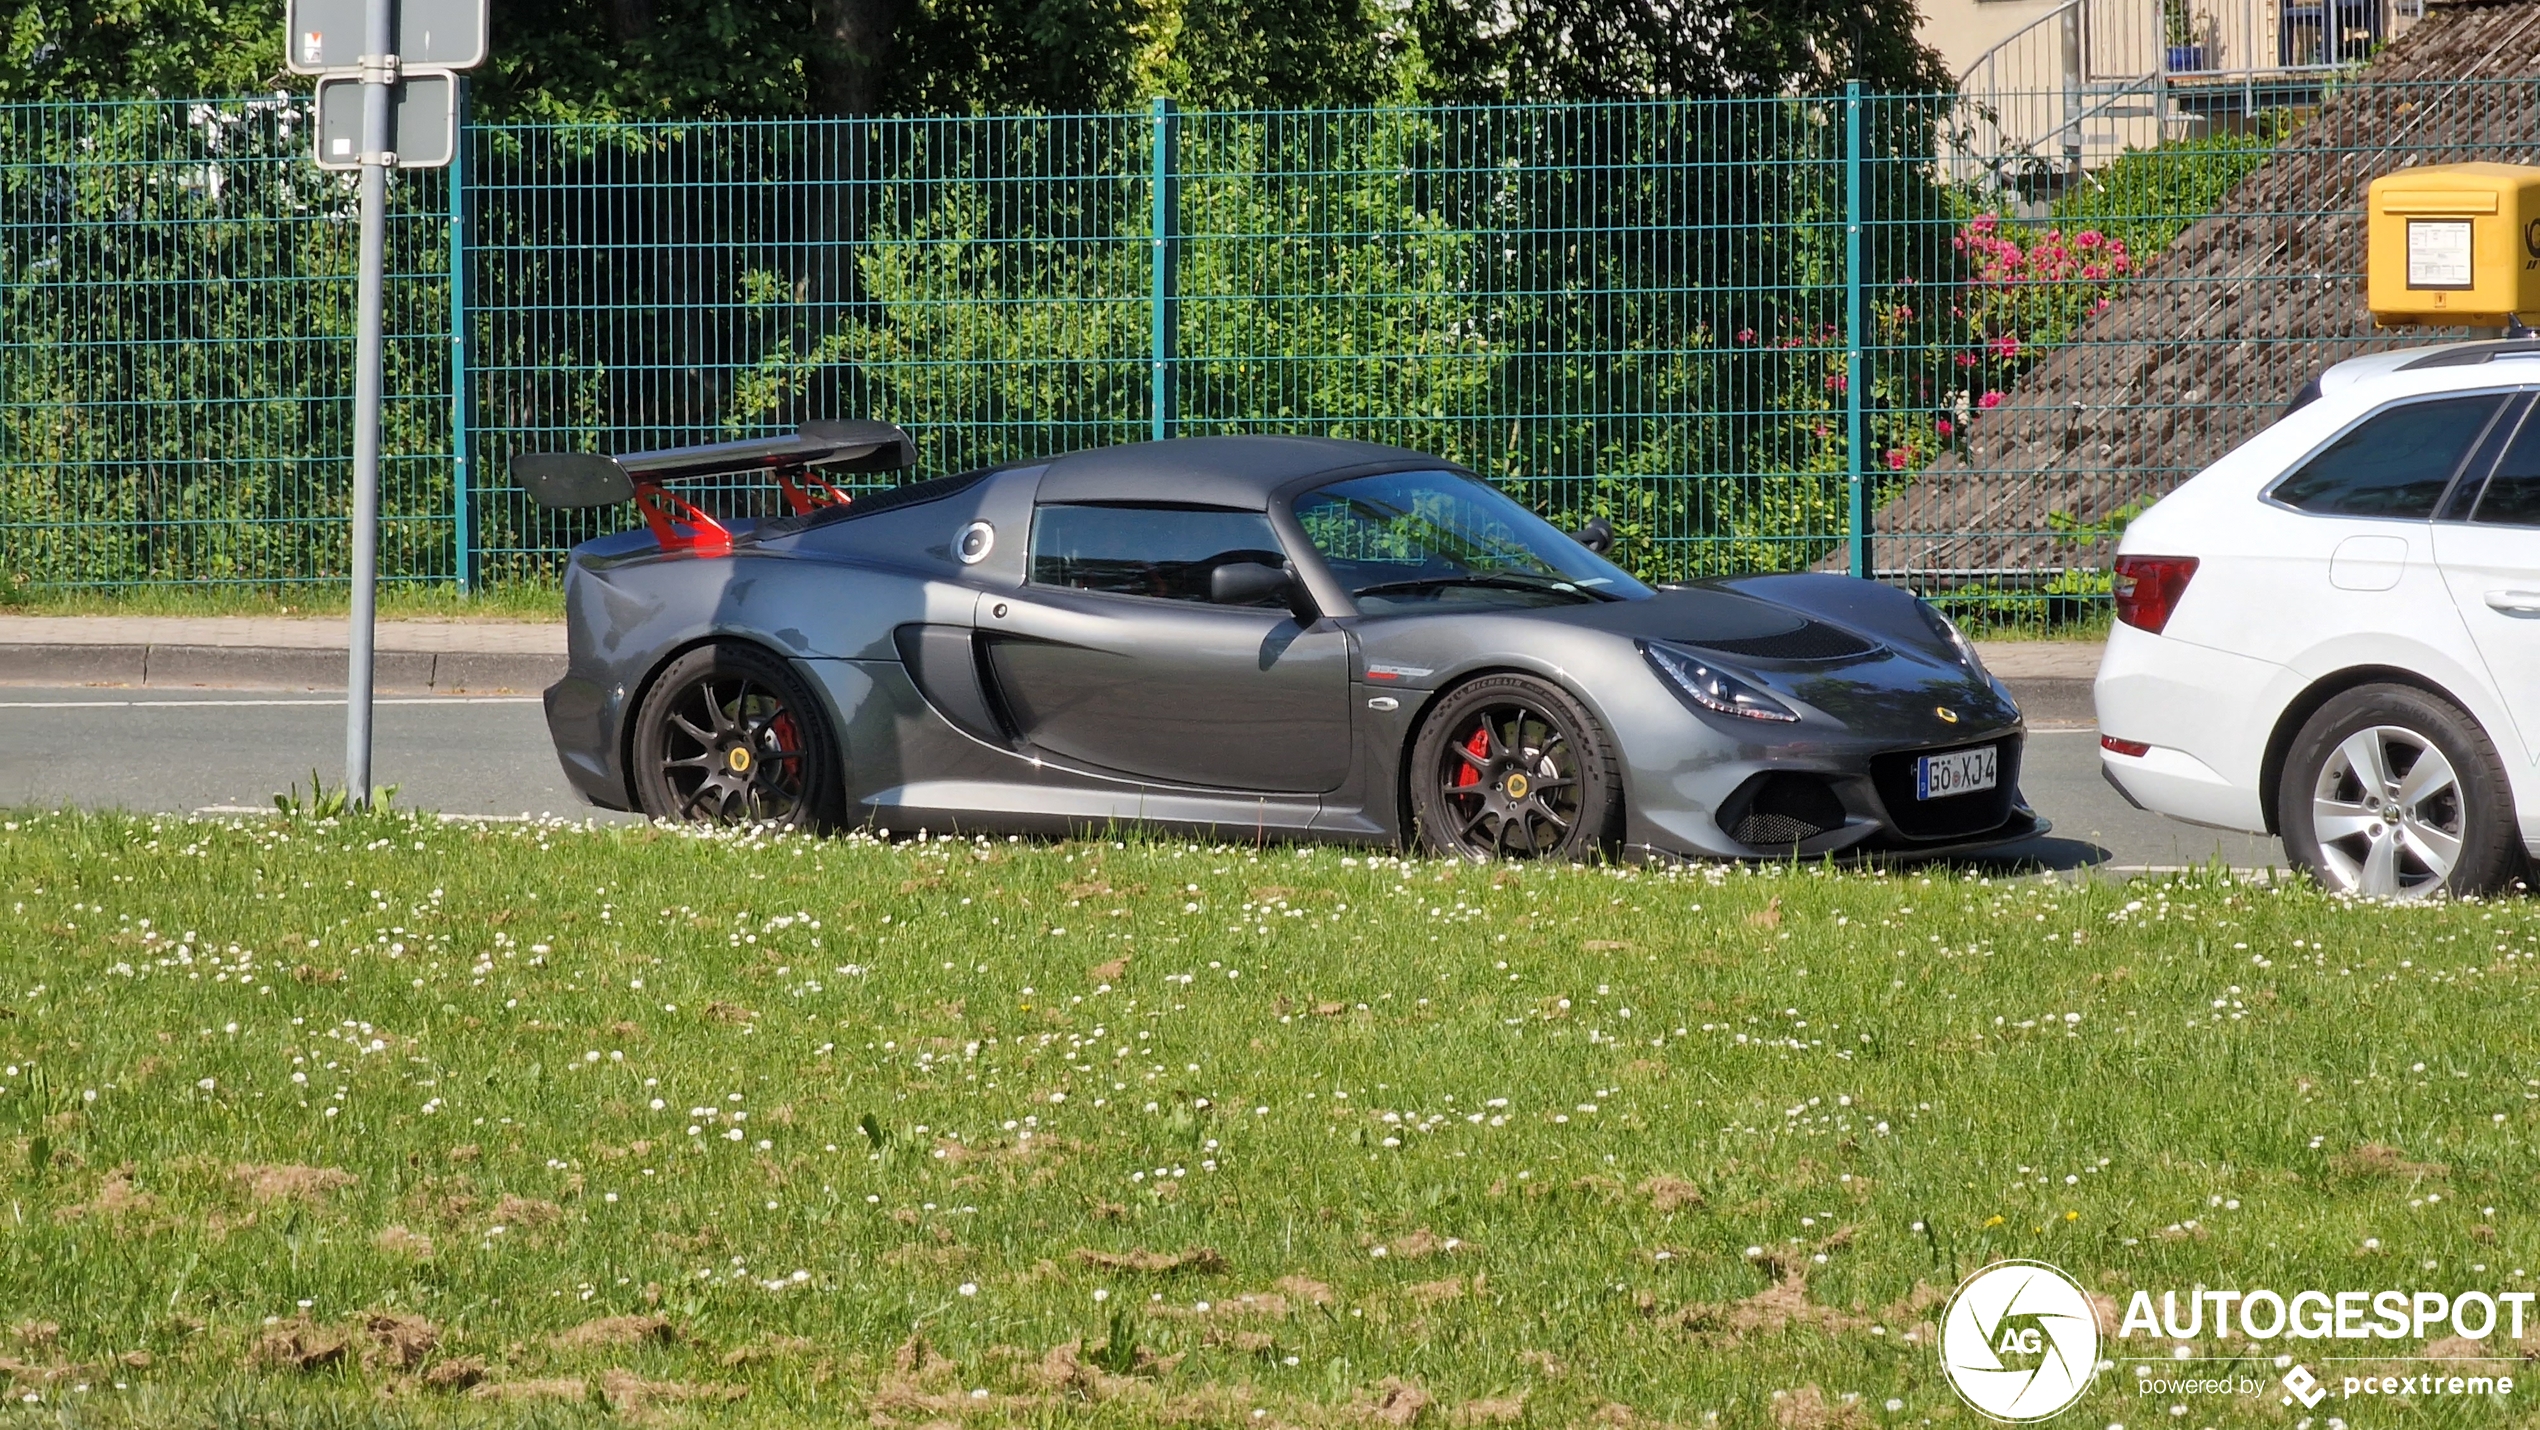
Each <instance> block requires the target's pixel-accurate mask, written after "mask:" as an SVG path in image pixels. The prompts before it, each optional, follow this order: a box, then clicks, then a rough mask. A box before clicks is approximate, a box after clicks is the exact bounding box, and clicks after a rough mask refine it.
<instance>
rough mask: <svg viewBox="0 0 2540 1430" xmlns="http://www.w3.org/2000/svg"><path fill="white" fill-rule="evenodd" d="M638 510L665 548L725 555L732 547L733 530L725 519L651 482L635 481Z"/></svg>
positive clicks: (700, 553) (707, 554) (655, 538)
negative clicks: (706, 511) (728, 528)
mask: <svg viewBox="0 0 2540 1430" xmlns="http://www.w3.org/2000/svg"><path fill="white" fill-rule="evenodd" d="M635 509H636V510H637V511H640V512H642V513H643V514H644V524H645V525H646V526H649V527H651V528H652V529H653V540H655V541H657V542H660V543H661V549H662V550H664V551H693V552H696V553H697V554H698V555H700V556H722V555H725V554H727V553H729V552H730V551H731V550H732V533H731V532H730V531H729V530H726V529H725V527H724V525H723V523H722V522H719V521H717V520H715V519H714V518H713V517H711V516H708V515H706V513H705V512H703V511H702V510H700V509H698V507H697V506H696V505H695V504H694V503H693V502H687V501H682V500H680V499H679V498H678V497H675V496H672V495H671V494H670V493H669V492H667V491H664V490H663V489H662V488H660V487H658V486H655V485H654V484H652V483H651V482H637V483H636V484H635Z"/></svg>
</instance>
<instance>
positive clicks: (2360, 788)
mask: <svg viewBox="0 0 2540 1430" xmlns="http://www.w3.org/2000/svg"><path fill="white" fill-rule="evenodd" d="M2466 828H2467V811H2466V809H2465V808H2464V806H2463V803H2462V799H2461V782H2460V777H2459V775H2458V774H2457V773H2456V772H2454V770H2453V769H2452V762H2451V761H2450V760H2447V759H2445V758H2444V757H2443V752H2442V751H2441V750H2438V749H2436V748H2435V747H2434V742H2433V741H2431V740H2429V739H2427V738H2426V737H2425V736H2423V735H2421V734H2419V733H2417V732H2416V731H2414V730H2410V729H2407V728H2406V727H2404V726H2399V725H2372V726H2367V727H2366V728H2364V729H2361V730H2357V731H2356V732H2355V733H2353V734H2352V735H2349V736H2347V737H2346V738H2345V739H2344V740H2342V741H2340V742H2339V743H2338V746H2337V748H2336V749H2335V750H2333V751H2331V752H2330V754H2329V757H2328V760H2327V762H2326V763H2324V764H2322V765H2321V766H2320V772H2319V779H2318V780H2317V782H2315V783H2314V784H2313V785H2312V787H2311V837H2312V839H2313V840H2314V841H2315V842H2316V843H2317V844H2318V845H2319V851H2320V873H2321V874H2322V875H2323V876H2325V879H2326V882H2327V883H2329V884H2330V885H2331V886H2332V887H2334V888H2336V889H2338V890H2339V891H2341V892H2343V893H2349V894H2362V895H2365V896H2367V897H2369V898H2376V899H2420V898H2424V897H2426V896H2427V895H2429V894H2433V893H2435V892H2437V891H2439V890H2441V889H2442V888H2443V887H2444V884H2445V881H2447V880H2449V879H2450V878H2451V877H2452V870H2453V869H2454V868H2455V867H2457V866H2458V865H2459V864H2460V862H2461V840H2462V837H2463V834H2464V832H2465V831H2466Z"/></svg>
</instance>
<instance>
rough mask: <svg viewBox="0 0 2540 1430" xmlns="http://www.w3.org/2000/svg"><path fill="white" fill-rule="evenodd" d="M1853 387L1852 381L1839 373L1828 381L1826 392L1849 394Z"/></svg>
mask: <svg viewBox="0 0 2540 1430" xmlns="http://www.w3.org/2000/svg"><path fill="white" fill-rule="evenodd" d="M1851 387H1852V383H1851V380H1850V379H1848V378H1846V377H1845V376H1844V375H1843V374H1842V373H1839V372H1838V373H1835V374H1834V375H1832V376H1831V377H1828V378H1827V379H1826V391H1828V392H1847V391H1849V390H1851Z"/></svg>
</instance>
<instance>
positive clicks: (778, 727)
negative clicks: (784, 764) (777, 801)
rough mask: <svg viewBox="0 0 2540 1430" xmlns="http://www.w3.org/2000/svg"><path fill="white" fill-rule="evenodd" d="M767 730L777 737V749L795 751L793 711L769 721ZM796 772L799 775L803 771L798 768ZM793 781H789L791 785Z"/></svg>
mask: <svg viewBox="0 0 2540 1430" xmlns="http://www.w3.org/2000/svg"><path fill="white" fill-rule="evenodd" d="M767 732H768V733H769V734H771V735H774V736H775V737H776V749H777V751H778V752H779V753H781V754H792V753H793V752H794V733H795V732H794V717H793V715H792V714H791V713H787V714H782V715H779V716H777V717H776V718H775V719H773V720H770V721H769V722H767ZM794 773H795V775H796V776H797V777H799V776H800V775H801V774H802V771H800V770H799V769H798V770H796V771H795V772H794ZM792 782H793V781H791V780H788V781H787V783H788V784H789V785H790V784H791V783H792Z"/></svg>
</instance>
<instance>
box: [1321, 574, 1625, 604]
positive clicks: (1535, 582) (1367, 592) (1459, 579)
mask: <svg viewBox="0 0 2540 1430" xmlns="http://www.w3.org/2000/svg"><path fill="white" fill-rule="evenodd" d="M1441 586H1493V587H1497V588H1499V589H1501V590H1505V591H1544V592H1550V593H1552V594H1554V595H1559V596H1577V597H1579V598H1581V599H1582V600H1589V601H1618V600H1621V599H1622V598H1621V597H1619V596H1616V595H1612V594H1610V593H1608V592H1604V591H1598V590H1592V589H1590V588H1588V587H1586V586H1582V585H1579V584H1578V583H1576V582H1574V581H1565V580H1561V579H1559V578H1557V577H1552V576H1530V575H1527V574H1525V573H1523V572H1517V571H1499V572H1489V573H1484V574H1479V575H1467V576H1421V577H1417V578H1414V579H1412V580H1409V581H1387V582H1384V583H1382V584H1380V585H1375V586H1361V587H1360V588H1358V589H1357V590H1356V591H1353V592H1351V593H1350V594H1351V595H1353V596H1390V595H1395V594H1398V593H1401V592H1405V591H1431V590H1436V589H1437V588H1439V587H1441Z"/></svg>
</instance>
